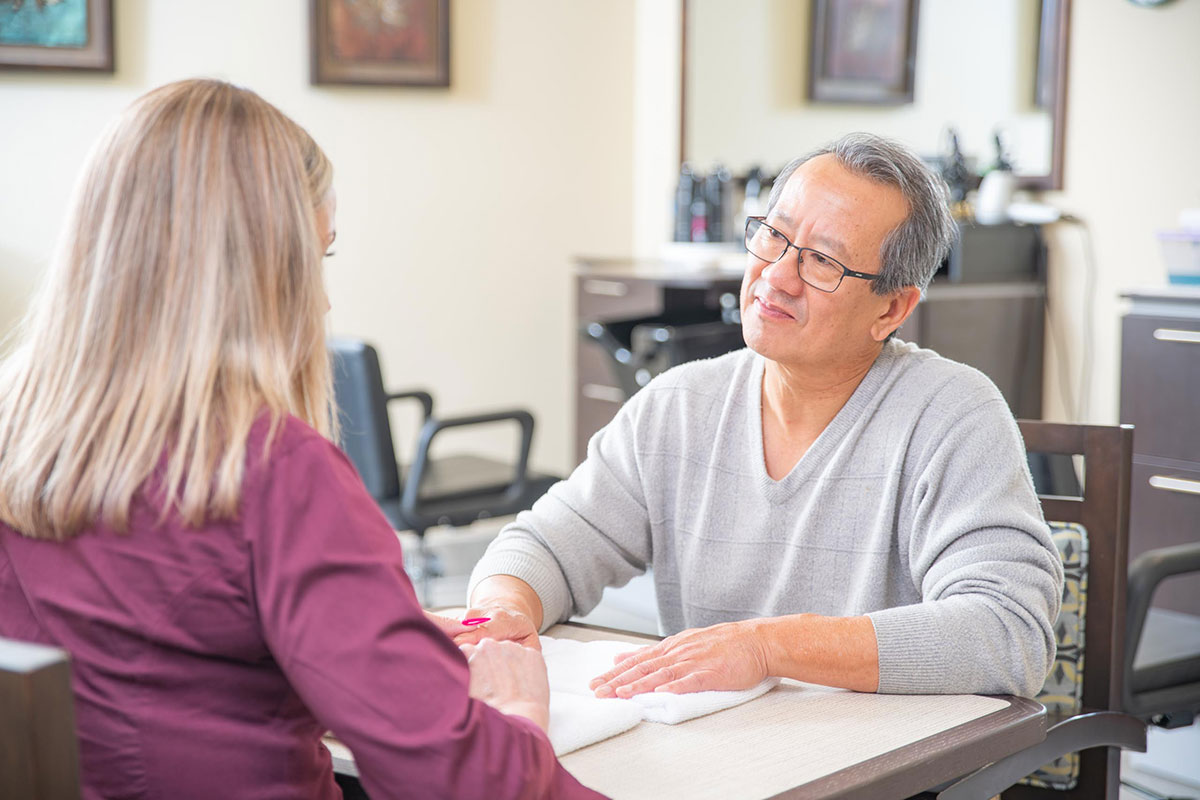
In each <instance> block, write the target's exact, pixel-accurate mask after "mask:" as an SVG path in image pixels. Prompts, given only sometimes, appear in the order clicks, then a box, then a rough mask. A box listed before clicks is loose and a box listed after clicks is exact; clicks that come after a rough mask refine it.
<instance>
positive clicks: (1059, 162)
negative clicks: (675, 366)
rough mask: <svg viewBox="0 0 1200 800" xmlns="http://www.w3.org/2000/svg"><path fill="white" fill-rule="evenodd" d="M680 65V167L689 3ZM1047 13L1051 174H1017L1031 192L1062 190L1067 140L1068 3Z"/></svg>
mask: <svg viewBox="0 0 1200 800" xmlns="http://www.w3.org/2000/svg"><path fill="white" fill-rule="evenodd" d="M680 3H681V5H682V8H681V12H680V20H681V22H680V25H681V27H682V31H681V34H680V39H679V42H680V47H679V50H680V66H679V162H680V165H681V166H682V164H683V162H684V161H685V160H686V158H685V156H684V154H685V153H687V84H688V80H687V68H688V57H687V52H688V37H687V27H688V26H687V23H688V3H689V0H680ZM1042 3H1043V5H1044V6H1045V7H1047V8H1049V11H1048V12H1046V11H1043V14H1042V19H1043V20H1045V19H1047V18H1050V19H1052V20H1053V23H1052V24H1053V28H1052V30H1051V31H1050V32H1046V31H1039V34H1038V39H1039V50H1038V52H1039V56H1040V54H1041V53H1042V52H1043V50H1042V49H1041V45H1042V44H1045V45H1048V46H1051V47H1053V54H1052V57H1053V62H1054V63H1053V64H1052V65H1051V67H1050V69H1051V70H1053V72H1052V73H1051V77H1050V79H1049V80H1050V82H1051V84H1052V85H1053V87H1054V102H1053V103H1052V105H1051V107H1050V109H1049V112H1050V119H1051V136H1050V172H1049V174H1047V175H1018V176H1017V187H1018V188H1020V189H1028V190H1031V191H1038V192H1044V191H1056V190H1060V189H1062V188H1063V172H1064V166H1063V165H1064V161H1065V158H1066V156H1065V151H1066V138H1067V65H1068V63H1069V60H1070V59H1069V56H1070V53H1069V49H1070V42H1071V0H1042Z"/></svg>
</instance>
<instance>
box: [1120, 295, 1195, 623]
mask: <svg viewBox="0 0 1200 800" xmlns="http://www.w3.org/2000/svg"><path fill="white" fill-rule="evenodd" d="M1124 296H1125V297H1127V298H1128V299H1129V300H1130V301H1131V302H1130V309H1129V312H1128V313H1127V314H1126V315H1125V317H1124V319H1123V320H1122V323H1121V422H1124V423H1129V424H1132V425H1133V426H1134V432H1133V488H1132V493H1131V497H1130V517H1129V557H1130V560H1131V561H1132V560H1133V559H1134V558H1136V557H1137V556H1139V555H1141V554H1142V553H1144V552H1146V551H1147V550H1151V549H1155V548H1159V547H1167V546H1170V545H1176V544H1184V543H1186V542H1195V541H1198V540H1200V424H1198V423H1200V290H1197V289H1188V288H1175V287H1166V288H1163V289H1158V290H1146V291H1138V292H1130V293H1128V294H1126V295H1124ZM1154 605H1155V606H1157V607H1159V608H1165V609H1169V610H1172V611H1181V612H1185V613H1189V614H1200V576H1196V575H1188V576H1181V577H1177V578H1171V579H1168V580H1167V581H1165V582H1164V583H1163V584H1162V586H1161V587H1160V588H1159V590H1158V592H1157V593H1156V594H1155V597H1154Z"/></svg>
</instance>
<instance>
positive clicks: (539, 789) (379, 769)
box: [243, 435, 598, 798]
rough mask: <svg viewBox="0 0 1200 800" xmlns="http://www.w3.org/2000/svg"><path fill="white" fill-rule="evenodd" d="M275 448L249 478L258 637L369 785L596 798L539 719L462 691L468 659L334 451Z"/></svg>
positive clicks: (391, 789)
mask: <svg viewBox="0 0 1200 800" xmlns="http://www.w3.org/2000/svg"><path fill="white" fill-rule="evenodd" d="M280 449H281V452H278V453H275V454H272V457H271V459H270V461H269V462H268V466H267V467H266V469H264V470H263V471H262V472H261V473H260V475H259V480H257V481H254V482H252V481H250V480H248V481H247V486H246V489H245V490H244V495H245V499H244V501H243V527H244V530H245V536H246V539H247V542H248V545H249V548H250V555H251V570H252V576H251V579H252V581H253V591H254V595H255V602H256V607H257V610H258V614H259V617H260V621H261V625H262V630H263V636H264V639H265V640H266V643H267V645H268V647H269V648H270V650H271V653H272V655H273V656H274V657H275V659H276V661H277V662H278V663H279V666H280V668H281V669H282V670H283V672H284V674H285V675H286V676H287V678H288V681H289V682H290V683H291V685H292V686H293V688H294V689H295V690H296V692H297V693H298V694H299V695H300V697H301V699H302V700H303V701H304V703H305V704H306V705H307V706H308V708H309V709H310V710H311V711H312V712H313V714H314V715H315V716H316V717H317V719H319V720H320V721H321V722H322V724H324V725H326V726H327V727H329V728H330V729H331V730H332V731H333V732H334V733H335V734H336V735H337V736H338V738H339V739H341V740H342V741H343V742H344V743H345V744H346V745H347V746H348V747H349V748H350V750H351V752H353V753H354V757H355V761H356V763H357V765H358V768H359V772H360V774H361V776H362V780H363V784H364V786H365V787H366V788H367V790H368V791H369V792H370V794H371V796H372V797H378V798H384V797H397V796H403V797H497V798H499V797H513V798H516V797H522V798H533V797H596V796H598V795H596V794H595V793H594V792H591V791H590V790H587V789H585V788H584V787H582V786H581V785H580V784H579V783H578V782H577V781H575V779H574V778H572V777H571V776H570V774H568V773H567V772H566V771H565V770H564V769H563V768H562V766H561V765H560V764H559V763H558V762H557V760H556V759H555V757H554V752H553V749H552V748H551V746H550V742H549V740H548V739H547V738H546V736H545V734H544V733H542V731H541V730H540V729H538V728H537V726H536V725H534V724H533V723H532V722H529V721H528V720H525V719H522V718H519V717H514V716H507V715H504V714H502V713H500V712H498V711H496V710H495V709H493V708H491V707H490V706H488V705H486V704H485V703H482V702H479V701H477V700H473V699H471V698H469V697H468V695H467V686H468V680H469V674H468V669H467V664H466V660H465V658H464V657H463V656H462V654H461V653H460V652H459V650H458V648H456V647H455V646H454V644H453V643H452V642H451V641H450V640H449V639H448V638H447V637H446V636H445V635H443V634H442V633H441V632H440V631H439V630H438V629H437V628H436V627H435V626H434V625H433V624H432V623H430V622H429V621H428V620H426V618H425V616H424V614H423V612H422V610H421V608H420V605H419V604H418V602H417V599H416V595H415V593H414V592H413V588H412V585H411V583H410V582H409V579H408V577H407V575H406V574H405V572H404V567H403V560H402V556H401V551H400V544H399V541H398V540H397V538H396V535H395V533H394V532H393V531H392V530H391V528H390V526H389V525H388V524H387V522H386V521H385V520H384V518H383V516H382V514H381V513H380V512H379V510H378V509H377V508H376V506H375V503H374V501H373V500H372V499H371V498H370V496H369V495H368V494H367V492H366V490H365V488H364V487H363V485H362V482H361V481H360V480H359V478H358V475H357V473H356V472H355V471H354V468H353V467H352V466H351V465H350V463H349V462H348V461H347V460H346V459H345V457H344V456H343V455H342V454H341V452H340V451H338V450H337V449H336V448H335V447H334V446H333V445H331V444H330V443H329V442H327V441H325V440H324V439H320V438H317V437H316V436H315V435H313V436H311V437H309V438H307V439H304V440H302V441H301V443H300V444H299V445H298V446H295V447H292V448H290V449H288V450H286V451H283V448H282V443H281V448H280ZM256 484H257V485H256Z"/></svg>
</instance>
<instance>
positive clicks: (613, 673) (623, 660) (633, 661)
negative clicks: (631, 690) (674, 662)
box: [588, 646, 658, 689]
mask: <svg viewBox="0 0 1200 800" xmlns="http://www.w3.org/2000/svg"><path fill="white" fill-rule="evenodd" d="M657 656H658V651H657V650H656V649H655V647H654V646H647V647H643V648H641V649H640V650H633V651H631V652H628V653H621V655H619V656H617V657H616V659H615V660H614V665H613V668H612V669H610V670H609V671H608V672H605V673H604V674H603V675H597V676H596V677H595V678H592V679H591V680H590V681H588V688H589V689H595V688H596V687H597V686H600V685H601V684H604V683H608V682H609V681H611V680H612V679H613V678H615V677H617V676H618V675H620V674H621V673H623V672H625V671H626V670H629V669H631V668H632V667H634V666H636V665H637V664H640V663H643V662H645V661H647V660H649V659H652V658H655V657H657Z"/></svg>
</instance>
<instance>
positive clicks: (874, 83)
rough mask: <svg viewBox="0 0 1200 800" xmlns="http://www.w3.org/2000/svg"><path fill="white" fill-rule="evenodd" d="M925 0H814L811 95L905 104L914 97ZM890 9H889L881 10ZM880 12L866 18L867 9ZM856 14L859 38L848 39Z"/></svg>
mask: <svg viewBox="0 0 1200 800" xmlns="http://www.w3.org/2000/svg"><path fill="white" fill-rule="evenodd" d="M919 5H920V0H886V2H883V3H880V2H868V1H867V0H813V3H812V20H811V28H810V30H809V65H808V99H809V100H813V101H816V102H827V103H868V104H874V105H901V104H904V103H911V102H912V101H913V84H914V74H915V71H916V62H917V17H918V16H919V15H918V11H919ZM880 12H884V13H882V14H881V13H880ZM868 14H869V15H873V16H874V17H875V18H874V19H870V18H864V16H863V15H868ZM852 16H854V17H856V18H857V19H856V22H857V23H858V25H857V26H856V33H860V34H861V33H862V32H863V31H866V33H867V37H866V39H865V40H863V41H862V42H859V43H851V42H850V41H849V40H848V35H847V33H848V27H849V26H848V25H846V24H845V23H846V22H847V21H848V20H849V19H850V18H851V17H852Z"/></svg>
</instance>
